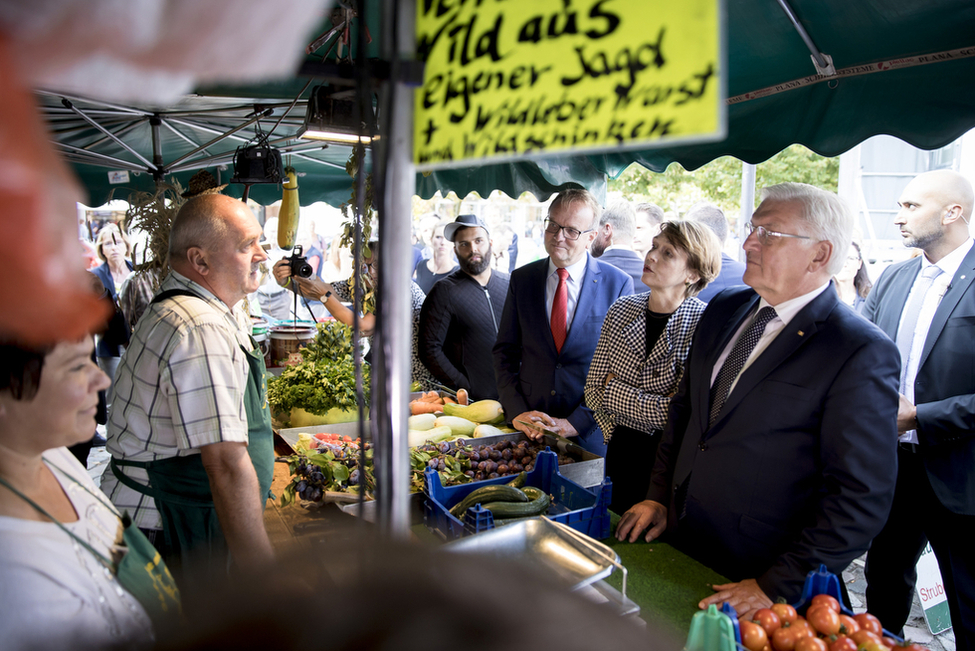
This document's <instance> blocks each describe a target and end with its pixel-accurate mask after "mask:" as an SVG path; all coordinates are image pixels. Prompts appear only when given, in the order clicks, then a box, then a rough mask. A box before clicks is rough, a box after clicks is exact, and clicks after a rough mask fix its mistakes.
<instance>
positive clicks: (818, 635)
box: [738, 594, 924, 651]
mask: <svg viewBox="0 0 975 651" xmlns="http://www.w3.org/2000/svg"><path fill="white" fill-rule="evenodd" d="M738 625H739V629H740V630H741V644H742V647H744V648H745V649H748V650H749V651H769V650H771V651H847V650H848V651H858V650H869V651H887V649H924V647H922V646H920V645H917V644H913V643H910V642H897V641H896V640H893V639H891V638H889V637H885V636H884V633H883V628H882V627H881V626H880V620H878V619H877V618H876V617H874V616H873V615H871V614H870V613H859V614H857V615H854V616H852V617H850V616H849V615H845V614H843V613H842V612H841V608H840V602H839V601H837V600H836V598H835V597H832V596H830V595H828V594H818V595H816V596H814V597H813V598H812V601H811V602H810V604H809V608H808V609H807V610H806V613H805V616H801V615H799V614H798V613H796V610H795V608H793V607H792V606H788V605H786V604H774V605H773V606H772V607H771V608H762V609H760V610H758V611H757V612H756V613H755V614H754V615H753V617H752V619H751V620H745V619H740V620H738Z"/></svg>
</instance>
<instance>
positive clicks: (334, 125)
mask: <svg viewBox="0 0 975 651" xmlns="http://www.w3.org/2000/svg"><path fill="white" fill-rule="evenodd" d="M362 111H363V115H362V118H361V120H360V121H359V122H357V121H356V120H355V102H354V100H351V99H345V98H340V97H338V96H337V95H336V94H334V92H332V89H331V88H329V87H328V86H315V87H314V88H312V92H311V97H309V98H308V110H307V111H306V112H305V123H304V124H303V125H302V126H301V128H300V129H299V130H298V137H299V138H306V139H309V140H325V141H328V142H336V143H342V144H347V145H354V144H356V143H360V142H361V143H362V144H364V145H368V144H370V143H371V142H372V141H373V140H378V139H379V136H378V135H373V136H372V137H370V136H369V134H370V133H373V134H375V133H376V127H375V124H376V119H375V115H374V114H373V111H372V103H371V102H365V103H363V108H362ZM370 125H371V126H372V128H371V129H370V128H369V127H370Z"/></svg>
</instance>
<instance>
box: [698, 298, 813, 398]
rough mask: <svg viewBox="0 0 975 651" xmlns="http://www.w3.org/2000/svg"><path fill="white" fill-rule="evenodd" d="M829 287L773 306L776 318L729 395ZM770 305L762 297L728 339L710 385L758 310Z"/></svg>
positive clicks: (750, 356) (732, 385) (764, 333)
mask: <svg viewBox="0 0 975 651" xmlns="http://www.w3.org/2000/svg"><path fill="white" fill-rule="evenodd" d="M828 287H829V282H827V283H826V284H825V285H823V286H821V287H817V288H816V289H814V290H812V291H811V292H809V293H808V294H803V295H802V296H797V297H796V298H790V299H789V300H787V301H782V302H781V303H779V304H778V305H772V306H771V307H774V308H775V318H774V319H772V320H771V321H769V322H768V325H766V326H765V332H763V333H762V338H761V339H759V340H758V343H757V344H755V348H754V349H753V350H752V354H751V355H749V356H748V359H747V360H745V365H744V366H742V367H741V372H739V373H738V376H737V377H735V381H734V382H732V383H731V388H730V389H729V390H728V395H731V392H732V391H734V390H735V385H736V384H738V378H740V377H741V374H742V373H744V372H745V371H746V370H747V369H748V367H749V366H751V365H752V362H754V361H755V360H756V359H758V356H759V355H761V354H762V352H763V351H764V350H765V349H766V348H768V347H769V344H771V343H772V342H773V341H774V340H775V338H776V337H777V336H778V335H779V333H780V332H782V330H784V329H785V327H786V326H787V325H789V322H790V321H792V319H794V318H795V316H796V315H797V314H799V311H800V310H801V309H802V308H804V307H806V306H807V305H809V304H810V303H812V300H813V299H814V298H816V297H817V296H819V295H820V294H822V293H823V292H825V291H826V289H827V288H828ZM769 305H771V304H770V303H769V302H768V301H766V300H765V299H764V298H763V299H761V300H760V301H759V302H758V308H757V309H755V310H752V314H751V316H750V317H749V318H747V319H745V322H744V323H742V324H741V326H740V327H739V328H738V330H736V331H735V334H734V336H733V337H732V338H731V340H730V341H728V345H727V346H725V348H724V350H723V351H722V352H721V357H719V358H718V361H717V362H715V364H714V368H713V369H712V370H711V384H710V385H709V386H714V381H715V380H716V379H717V377H718V373H720V372H721V367H722V366H724V361H725V360H726V359H728V355H730V354H731V349H732V348H734V347H735V343H736V342H737V341H738V338H739V337H741V333H742V332H744V330H745V328H747V327H748V326H749V325H751V323H752V321H754V320H755V316H756V315H757V314H758V311H759V310H761V309H762V308H763V307H766V306H769Z"/></svg>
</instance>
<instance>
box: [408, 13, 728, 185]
mask: <svg viewBox="0 0 975 651" xmlns="http://www.w3.org/2000/svg"><path fill="white" fill-rule="evenodd" d="M719 6H720V0H521V1H513V0H417V30H416V31H417V50H418V56H419V58H420V59H421V60H422V61H425V63H426V68H425V71H424V77H423V86H422V88H419V89H417V91H416V97H415V102H416V106H415V109H416V110H415V126H414V160H415V162H416V163H417V165H419V166H420V167H421V168H422V169H431V168H438V167H447V166H450V165H451V164H456V163H457V162H458V161H468V164H469V161H470V160H471V159H488V160H490V161H491V162H495V161H498V160H502V159H509V158H522V157H524V156H526V155H531V156H538V155H545V154H552V153H561V152H565V151H567V150H574V151H579V150H587V151H593V150H611V149H616V148H620V147H626V148H634V147H639V148H648V147H652V146H662V145H672V144H674V143H675V142H688V141H703V140H706V139H713V138H718V137H722V136H723V132H724V121H725V114H724V102H723V101H722V100H723V99H724V82H723V80H722V77H723V75H724V71H723V64H722V54H721V29H722V26H721V19H720V16H721V14H720V11H719Z"/></svg>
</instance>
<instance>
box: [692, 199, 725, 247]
mask: <svg viewBox="0 0 975 651" xmlns="http://www.w3.org/2000/svg"><path fill="white" fill-rule="evenodd" d="M684 219H689V220H691V221H696V222H701V223H702V224H704V225H705V226H707V227H708V228H710V229H711V230H712V231H714V234H715V235H717V236H718V240H719V241H720V242H721V243H722V244H723V243H724V241H725V240H726V239H728V219H727V218H726V217H725V216H724V212H723V211H722V210H721V209H720V208H718V207H717V206H715V205H714V204H713V203H706V202H703V201H702V202H701V203H696V204H694V205H693V206H691V207H690V208H689V209H688V210H687V212H686V213H684Z"/></svg>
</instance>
